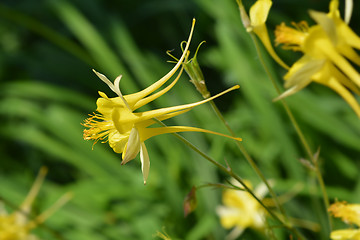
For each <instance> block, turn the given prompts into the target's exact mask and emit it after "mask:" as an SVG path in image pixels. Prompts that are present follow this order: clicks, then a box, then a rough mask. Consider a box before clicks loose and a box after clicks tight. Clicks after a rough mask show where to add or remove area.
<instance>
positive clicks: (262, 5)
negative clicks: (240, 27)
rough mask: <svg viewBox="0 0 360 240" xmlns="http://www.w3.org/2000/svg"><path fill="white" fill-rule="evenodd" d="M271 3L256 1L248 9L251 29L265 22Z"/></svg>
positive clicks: (263, 0) (265, 0)
mask: <svg viewBox="0 0 360 240" xmlns="http://www.w3.org/2000/svg"><path fill="white" fill-rule="evenodd" d="M271 5H272V1H270V0H258V1H256V3H254V5H252V7H251V8H250V12H249V15H250V21H251V25H252V26H253V27H256V26H259V25H262V24H264V23H265V22H266V19H267V17H268V15H269V12H270V8H271Z"/></svg>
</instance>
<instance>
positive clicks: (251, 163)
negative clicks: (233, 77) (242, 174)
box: [210, 101, 288, 220]
mask: <svg viewBox="0 0 360 240" xmlns="http://www.w3.org/2000/svg"><path fill="white" fill-rule="evenodd" d="M210 105H211V107H212V109H213V110H214V112H215V113H216V115H217V116H218V118H219V119H220V120H221V121H222V122H223V124H224V125H225V127H226V128H227V130H228V131H229V133H230V134H231V136H233V137H236V135H235V133H234V131H233V130H232V129H231V127H230V125H229V124H228V123H227V121H226V120H225V118H224V116H223V115H222V114H221V112H220V110H219V109H218V107H217V106H216V104H215V103H214V101H210ZM235 143H236V145H237V147H238V148H239V150H240V152H241V153H242V154H243V155H244V157H245V159H246V161H247V162H248V163H249V164H250V166H251V167H252V168H253V169H254V171H255V172H256V174H257V175H258V176H259V177H260V178H261V180H262V181H263V182H264V183H265V185H266V187H267V189H268V190H269V193H270V195H271V196H272V198H273V199H274V201H275V205H276V207H277V208H278V209H279V210H280V212H281V214H282V215H283V216H284V217H285V219H286V220H287V219H288V216H287V215H286V212H285V210H284V208H283V207H282V206H281V204H280V202H279V199H278V198H277V195H276V194H275V192H274V190H273V189H272V187H271V186H270V184H269V182H268V181H267V179H266V178H265V176H264V174H263V173H262V172H261V171H260V169H259V168H258V166H257V165H256V163H255V161H254V160H253V159H252V158H251V156H250V155H249V153H248V152H247V151H246V149H245V147H244V146H243V145H242V144H241V143H240V142H239V141H235Z"/></svg>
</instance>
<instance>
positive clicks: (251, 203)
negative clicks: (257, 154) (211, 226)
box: [216, 180, 267, 239]
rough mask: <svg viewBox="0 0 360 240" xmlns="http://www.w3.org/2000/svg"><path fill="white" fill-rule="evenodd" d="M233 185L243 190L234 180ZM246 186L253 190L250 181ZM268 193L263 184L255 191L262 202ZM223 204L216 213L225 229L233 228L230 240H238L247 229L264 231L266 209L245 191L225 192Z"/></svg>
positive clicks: (232, 190)
mask: <svg viewBox="0 0 360 240" xmlns="http://www.w3.org/2000/svg"><path fill="white" fill-rule="evenodd" d="M232 184H233V185H235V186H238V187H240V188H243V186H242V185H241V184H239V183H238V182H236V181H234V180H232ZM245 184H246V186H247V187H249V188H250V189H252V186H251V183H250V182H249V181H245ZM266 193H267V188H266V186H265V184H263V183H262V184H260V185H259V186H257V187H256V189H255V190H254V194H255V195H256V196H257V197H258V198H259V199H260V200H261V199H263V198H264V197H265V195H266ZM222 202H223V204H224V205H222V206H218V207H217V209H216V212H217V214H218V215H219V217H220V223H221V225H222V226H223V227H224V228H226V229H230V228H233V230H232V231H231V232H230V234H229V236H228V239H235V238H237V237H238V236H239V235H240V234H242V232H243V231H244V230H245V229H246V228H249V227H250V228H254V229H262V228H263V227H264V226H265V211H264V208H263V207H262V206H261V205H260V204H259V202H258V201H256V200H255V199H254V197H253V196H251V194H250V193H248V192H246V191H245V190H243V191H242V190H235V189H226V190H224V192H223V194H222Z"/></svg>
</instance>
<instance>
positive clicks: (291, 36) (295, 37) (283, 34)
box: [275, 21, 309, 51]
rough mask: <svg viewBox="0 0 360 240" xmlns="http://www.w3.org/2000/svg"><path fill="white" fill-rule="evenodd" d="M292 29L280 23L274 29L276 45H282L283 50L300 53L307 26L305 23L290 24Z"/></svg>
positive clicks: (306, 33) (307, 29)
mask: <svg viewBox="0 0 360 240" xmlns="http://www.w3.org/2000/svg"><path fill="white" fill-rule="evenodd" d="M291 25H293V26H294V27H288V26H286V25H285V23H281V24H280V25H278V26H277V27H276V29H275V42H276V45H279V44H284V46H283V48H285V49H291V50H293V51H301V45H302V44H303V42H304V40H305V38H306V36H307V35H308V31H309V25H308V24H307V22H305V21H301V22H299V23H294V22H292V23H291Z"/></svg>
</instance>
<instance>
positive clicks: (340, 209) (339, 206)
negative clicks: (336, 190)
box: [329, 202, 360, 240]
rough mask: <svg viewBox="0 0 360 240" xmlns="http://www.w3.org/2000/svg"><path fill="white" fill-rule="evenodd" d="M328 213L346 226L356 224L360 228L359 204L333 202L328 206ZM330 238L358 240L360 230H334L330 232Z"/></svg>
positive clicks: (335, 239)
mask: <svg viewBox="0 0 360 240" xmlns="http://www.w3.org/2000/svg"><path fill="white" fill-rule="evenodd" d="M329 212H331V213H332V214H333V215H334V217H337V218H341V220H343V221H344V222H345V223H347V224H356V225H357V226H358V227H360V204H348V203H346V202H335V203H333V204H332V205H331V206H330V208H329ZM330 238H331V239H333V240H359V239H360V229H358V228H357V229H342V230H335V231H332V232H331V235H330Z"/></svg>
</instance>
